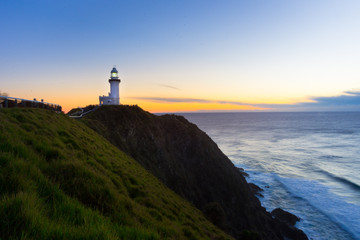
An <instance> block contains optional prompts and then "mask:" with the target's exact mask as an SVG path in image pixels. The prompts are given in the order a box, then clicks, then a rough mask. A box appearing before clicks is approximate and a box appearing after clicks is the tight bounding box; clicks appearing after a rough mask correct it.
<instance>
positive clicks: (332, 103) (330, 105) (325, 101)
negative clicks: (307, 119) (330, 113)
mask: <svg viewBox="0 0 360 240" xmlns="http://www.w3.org/2000/svg"><path fill="white" fill-rule="evenodd" d="M311 100H313V102H310V103H301V104H299V105H300V106H303V107H309V108H326V109H330V110H331V109H333V110H334V111H339V110H346V111H359V110H360V91H346V92H343V94H342V95H340V96H333V97H313V98H311Z"/></svg>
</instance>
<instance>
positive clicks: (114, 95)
mask: <svg viewBox="0 0 360 240" xmlns="http://www.w3.org/2000/svg"><path fill="white" fill-rule="evenodd" d="M120 82H121V80H120V79H119V76H118V71H117V70H116V68H115V67H114V68H113V69H112V70H111V75H110V79H109V83H110V92H109V96H99V101H100V105H120V95H119V84H120Z"/></svg>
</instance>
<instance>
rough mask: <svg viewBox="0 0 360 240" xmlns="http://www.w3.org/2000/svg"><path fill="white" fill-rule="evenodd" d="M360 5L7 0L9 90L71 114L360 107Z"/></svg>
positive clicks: (5, 87) (2, 53)
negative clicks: (116, 104) (115, 103)
mask: <svg viewBox="0 0 360 240" xmlns="http://www.w3.org/2000/svg"><path fill="white" fill-rule="evenodd" d="M359 12H360V1H358V0H336V1H335V0H303V1H292V0H287V1H285V0H272V1H269V0H262V1H261V0H251V1H250V0H236V1H235V0H234V1H232V0H221V1H220V0H173V1H168V0H86V1H85V0H51V1H49V0H31V1H29V0H0V92H6V93H8V94H9V96H12V97H18V98H24V99H33V98H37V99H44V100H45V101H46V102H51V103H57V104H60V105H62V107H63V109H64V110H65V111H69V110H70V109H71V108H74V107H78V106H86V105H89V104H98V103H99V96H102V95H107V94H108V92H109V90H110V85H109V82H108V79H109V77H110V71H111V69H112V68H113V67H114V66H116V68H117V70H118V71H119V77H120V79H121V83H120V102H121V103H122V104H131V105H132V104H137V105H139V106H140V107H142V108H143V109H145V110H147V111H150V112H187V111H359V110H360V31H359V29H360V14H359Z"/></svg>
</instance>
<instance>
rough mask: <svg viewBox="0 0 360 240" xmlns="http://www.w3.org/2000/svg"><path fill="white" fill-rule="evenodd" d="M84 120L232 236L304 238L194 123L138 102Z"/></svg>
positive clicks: (94, 114)
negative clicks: (262, 200) (264, 202)
mask: <svg viewBox="0 0 360 240" xmlns="http://www.w3.org/2000/svg"><path fill="white" fill-rule="evenodd" d="M82 121H83V122H84V123H85V124H86V125H88V126H89V127H91V128H92V129H94V130H95V131H97V132H98V133H99V134H101V135H102V136H104V137H105V138H106V139H108V140H109V141H110V142H111V143H112V144H114V145H115V146H117V147H118V148H119V149H121V150H122V151H124V152H126V153H127V154H129V155H130V156H132V157H133V158H134V159H135V160H136V161H138V162H139V163H140V164H141V165H142V166H143V167H144V168H145V169H147V170H149V171H150V172H151V173H153V174H154V175H155V176H156V177H158V178H159V179H160V180H161V181H162V182H163V183H165V184H166V185H167V186H168V187H169V188H171V189H172V190H174V191H175V192H176V193H178V194H179V195H180V196H182V197H184V198H185V199H187V200H188V201H190V202H191V203H193V204H194V205H195V206H196V207H197V208H198V209H200V210H202V211H203V213H204V214H205V215H206V216H207V218H208V219H209V220H211V221H212V222H213V223H214V224H216V225H217V226H218V227H220V228H222V229H223V230H224V231H226V232H228V233H229V234H231V235H232V236H234V237H236V238H239V239H242V238H252V239H258V238H261V239H283V237H284V236H286V237H289V238H294V239H295V238H297V239H306V236H305V234H304V233H303V232H302V231H300V230H298V229H295V228H293V227H292V226H287V225H286V224H285V225H284V224H280V223H279V221H278V220H276V219H275V220H274V219H273V218H272V217H271V215H270V214H269V213H268V212H266V210H265V209H264V208H263V207H261V205H260V202H259V200H258V199H257V198H256V197H255V196H254V194H253V193H252V192H251V189H250V187H249V185H248V183H247V182H246V180H245V179H244V177H243V176H242V174H241V173H240V172H239V170H238V169H237V168H236V167H235V166H234V165H233V164H232V162H231V161H230V160H229V159H228V158H227V157H226V156H225V155H224V154H223V153H222V152H221V150H220V149H219V148H218V146H217V145H216V144H215V143H214V142H213V141H212V140H211V139H210V138H209V137H208V136H207V135H206V133H204V132H203V131H201V130H200V129H199V128H198V127H197V126H196V125H194V124H192V123H190V122H189V121H187V120H186V119H185V118H184V117H181V116H176V115H163V116H156V115H153V114H150V113H148V112H145V111H143V110H142V109H140V108H139V107H137V106H132V107H130V106H104V107H101V108H99V109H98V110H96V111H95V112H93V113H91V114H89V115H88V116H86V117H85V118H83V119H82Z"/></svg>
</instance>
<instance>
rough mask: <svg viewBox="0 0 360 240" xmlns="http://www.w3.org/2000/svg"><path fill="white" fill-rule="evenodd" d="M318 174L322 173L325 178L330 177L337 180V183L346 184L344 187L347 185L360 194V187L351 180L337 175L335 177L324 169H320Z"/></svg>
mask: <svg viewBox="0 0 360 240" xmlns="http://www.w3.org/2000/svg"><path fill="white" fill-rule="evenodd" d="M318 172H320V173H322V174H324V175H325V176H327V177H329V178H331V179H333V180H335V181H337V182H340V183H342V184H344V185H346V186H348V187H350V188H352V189H354V190H356V191H359V192H360V185H358V184H356V183H354V182H352V181H351V180H348V179H346V178H345V177H340V176H337V175H335V174H333V173H330V172H328V171H325V170H323V169H319V170H318Z"/></svg>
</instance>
